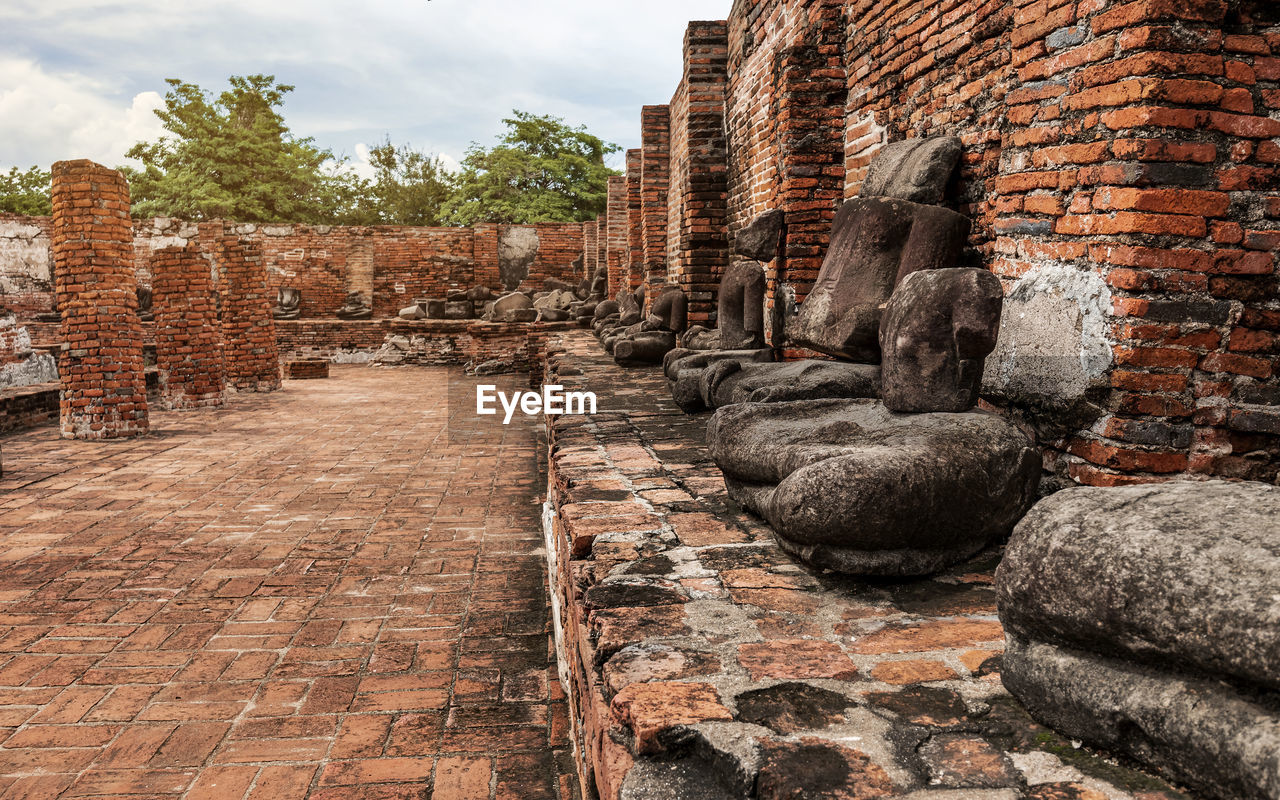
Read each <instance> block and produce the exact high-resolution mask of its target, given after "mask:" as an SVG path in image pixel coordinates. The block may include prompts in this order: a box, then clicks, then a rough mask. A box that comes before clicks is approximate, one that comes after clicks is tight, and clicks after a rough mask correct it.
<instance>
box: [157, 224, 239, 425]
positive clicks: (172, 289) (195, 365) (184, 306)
mask: <svg viewBox="0 0 1280 800" xmlns="http://www.w3.org/2000/svg"><path fill="white" fill-rule="evenodd" d="M151 291H152V308H153V310H154V312H155V332H154V337H155V345H156V366H157V367H158V368H159V371H160V387H161V388H160V396H161V400H162V402H163V403H164V405H165V406H166V407H167V408H169V409H187V408H206V407H209V406H219V405H222V403H223V401H224V399H225V394H226V393H225V391H224V390H225V382H224V376H223V354H222V328H221V325H220V324H219V321H218V302H217V301H218V298H217V293H216V292H215V290H214V288H213V281H212V280H211V278H210V274H209V263H208V262H207V261H205V260H204V258H202V257H201V255H200V251H199V250H198V249H197V248H196V247H195V246H194V245H192V244H187V245H185V246H183V247H166V248H163V249H161V250H157V251H155V252H154V253H153V254H152V257H151Z"/></svg>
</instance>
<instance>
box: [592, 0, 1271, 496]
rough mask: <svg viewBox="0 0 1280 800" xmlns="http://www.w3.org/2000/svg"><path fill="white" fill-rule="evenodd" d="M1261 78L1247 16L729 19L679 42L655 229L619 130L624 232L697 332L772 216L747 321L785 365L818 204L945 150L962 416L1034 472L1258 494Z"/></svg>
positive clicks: (1265, 307)
mask: <svg viewBox="0 0 1280 800" xmlns="http://www.w3.org/2000/svg"><path fill="white" fill-rule="evenodd" d="M1277 64H1280V13H1278V12H1277V11H1276V9H1275V7H1274V4H1272V3H1267V2H1261V1H1260V0H1240V2H1225V0H1193V1H1192V2H1188V3H1171V2H1147V1H1146V0H1139V1H1138V2H1134V1H1133V0H1093V1H1092V2H1088V3H1077V2H1067V0H998V1H997V2H990V1H989V0H956V2H952V3H946V4H941V5H940V4H938V3H936V2H933V1H932V0H890V2H878V1H877V2H873V0H736V2H734V4H733V7H732V10H731V11H730V13H729V16H728V19H727V20H726V21H725V22H695V23H691V24H690V26H689V29H688V33H687V34H686V37H685V71H684V76H683V78H682V80H681V82H680V85H679V86H678V87H677V90H676V93H675V96H674V97H673V98H672V102H671V105H670V106H669V108H668V114H667V122H668V131H667V132H666V140H665V143H666V146H667V153H668V155H667V158H666V161H667V165H668V168H669V175H668V176H667V187H668V191H667V197H666V204H665V208H658V207H655V206H654V205H649V204H646V203H645V202H644V200H643V198H644V197H646V195H645V194H644V192H645V191H646V190H647V184H646V178H645V176H646V175H647V174H648V169H649V165H650V163H651V161H652V160H654V159H656V158H659V156H658V155H657V153H658V152H660V149H659V148H660V147H661V145H660V144H659V142H660V141H662V140H661V136H662V134H661V133H659V132H658V130H657V128H656V127H655V125H654V121H653V119H652V116H651V114H650V113H649V112H650V108H651V107H646V109H645V113H644V114H642V125H641V138H642V143H643V147H642V157H641V166H640V171H641V174H640V180H641V186H642V226H641V227H642V229H645V230H648V229H649V227H650V225H651V223H650V222H648V220H651V219H653V220H656V219H657V218H658V217H659V215H665V217H666V226H667V242H666V252H665V257H666V261H667V265H668V271H667V274H669V275H670V278H671V279H672V280H673V281H676V282H678V283H679V284H680V285H681V286H682V287H683V288H684V289H685V291H686V293H687V294H688V296H689V299H690V319H691V320H699V321H701V320H705V319H706V318H707V317H709V316H710V313H711V310H712V308H713V306H714V302H715V291H716V289H717V281H718V279H719V276H720V274H721V271H722V270H723V268H724V266H725V265H727V263H728V262H729V260H730V259H731V258H733V257H734V256H731V255H730V253H729V250H728V247H727V245H728V243H729V242H731V241H732V238H733V235H734V234H735V233H736V232H737V231H739V230H741V229H742V228H743V227H744V226H745V225H747V224H748V223H750V222H751V220H752V219H754V218H755V217H756V216H757V215H759V214H760V213H762V212H764V211H767V210H770V209H781V210H782V211H783V212H784V214H785V216H784V220H785V227H784V240H783V246H782V248H781V251H780V253H779V256H778V258H776V259H774V260H773V261H772V262H771V264H770V265H769V268H768V270H767V272H766V276H767V280H768V289H767V299H766V305H767V311H768V312H769V315H770V318H771V324H770V325H769V328H770V342H771V344H773V345H774V346H775V347H778V348H780V350H781V352H782V354H783V355H785V356H791V355H793V354H794V352H795V351H794V350H792V349H791V348H790V347H789V344H788V343H787V342H785V341H782V340H781V337H780V335H779V334H778V331H779V330H780V323H781V321H782V320H783V319H784V318H785V317H786V315H788V314H790V313H794V309H795V304H796V303H797V302H801V301H803V299H804V298H805V296H806V294H807V293H808V290H809V288H810V286H811V285H812V282H813V280H814V279H815V277H816V273H817V269H818V266H819V265H820V263H821V259H822V257H823V255H824V253H825V251H826V248H827V244H828V232H829V229H830V223H831V219H832V215H833V212H834V209H835V206H836V204H837V203H838V202H839V201H840V200H842V199H848V198H852V197H856V196H857V194H858V191H859V189H860V187H861V184H862V180H863V178H864V176H865V174H866V169H867V165H868V164H869V163H870V161H871V159H872V157H874V155H875V154H876V152H878V150H879V149H880V148H881V147H882V146H883V145H884V144H886V143H888V142H890V141H897V140H900V139H904V138H912V137H924V136H937V135H954V136H957V137H959V138H960V139H961V141H962V143H963V145H964V155H963V158H962V162H961V166H960V170H959V172H958V175H957V176H956V178H955V180H954V181H953V182H952V185H951V186H950V187H949V188H948V191H947V195H946V198H945V200H944V203H945V204H946V205H948V206H950V207H952V208H954V209H956V210H957V211H960V212H961V213H964V214H965V215H967V216H969V217H970V218H971V219H972V220H973V222H974V225H973V232H972V234H971V239H970V245H971V248H970V249H969V250H968V251H967V252H966V254H965V256H964V257H963V258H962V261H961V263H960V264H958V265H959V266H969V265H973V266H977V265H983V266H986V267H988V268H989V269H991V270H992V271H993V272H995V273H996V274H997V275H999V276H1000V277H1001V279H1002V280H1003V282H1004V284H1005V291H1006V302H1005V314H1004V324H1003V328H1002V330H1001V334H1000V345H999V346H998V348H997V351H996V353H995V354H993V356H992V357H991V358H989V359H988V367H987V375H986V377H985V379H984V383H983V396H984V398H985V399H986V400H987V401H988V402H989V403H991V404H992V405H993V406H995V407H998V408H1001V409H1003V410H1005V411H1007V412H1008V413H1011V414H1015V415H1018V416H1020V417H1023V418H1025V419H1027V421H1028V422H1030V423H1031V424H1033V425H1034V426H1035V427H1036V428H1037V430H1038V432H1039V434H1040V440H1041V444H1042V446H1043V447H1044V449H1045V453H1046V465H1047V466H1048V468H1049V469H1050V470H1051V471H1053V472H1054V473H1056V474H1057V475H1059V476H1060V477H1061V478H1063V479H1070V480H1074V481H1077V482H1084V483H1091V484H1113V483H1127V482H1134V481H1152V480H1163V479H1167V478H1169V477H1173V476H1177V475H1182V474H1188V473H1190V474H1202V475H1219V476H1230V477H1250V478H1258V479H1262V480H1274V479H1275V478H1276V476H1277V475H1278V474H1280V413H1277V410H1276V409H1277V405H1278V404H1280V388H1277V386H1278V385H1280V378H1278V377H1277V375H1276V368H1277V362H1278V360H1280V344H1278V342H1280V321H1278V320H1280V317H1278V316H1277V315H1280V305H1277V303H1280V300H1278V299H1277V296H1278V295H1280V287H1278V286H1277V283H1276V281H1277V277H1276V252H1277V247H1278V246H1280V201H1277V199H1276V196H1277V191H1278V190H1280V167H1278V164H1280V146H1278V145H1277V144H1276V141H1277V140H1278V139H1280V122H1278V121H1277V120H1275V119H1273V118H1272V117H1274V116H1276V111H1277V109H1278V108H1280V99H1278V98H1280V67H1277ZM646 148H651V149H652V152H653V156H652V157H648V152H649V151H648V150H646ZM655 174H656V173H655ZM646 247H649V248H650V249H648V250H646V275H647V276H648V277H647V278H646V280H648V281H649V282H650V284H653V283H655V282H661V280H658V279H656V278H655V276H656V275H657V274H660V272H661V271H657V270H654V269H653V266H652V262H650V261H648V258H649V254H651V253H653V252H655V251H656V248H652V243H651V242H650V241H648V240H647V239H646ZM667 274H663V279H665V278H666V277H667ZM611 289H612V291H614V292H615V293H616V289H617V286H616V285H613V286H612V287H611Z"/></svg>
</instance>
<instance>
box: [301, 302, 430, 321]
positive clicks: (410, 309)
mask: <svg viewBox="0 0 1280 800" xmlns="http://www.w3.org/2000/svg"><path fill="white" fill-rule="evenodd" d="M396 316H398V317H399V318H400V319H426V318H427V312H426V311H423V310H422V306H420V305H418V304H417V303H414V304H413V305H411V306H405V307H404V308H402V309H400V311H399V313H397V314H396ZM277 319H279V317H277Z"/></svg>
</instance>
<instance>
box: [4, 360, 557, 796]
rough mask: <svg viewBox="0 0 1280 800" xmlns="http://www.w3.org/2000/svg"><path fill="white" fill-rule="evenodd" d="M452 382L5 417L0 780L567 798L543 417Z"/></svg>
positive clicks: (348, 380)
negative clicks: (540, 431)
mask: <svg viewBox="0 0 1280 800" xmlns="http://www.w3.org/2000/svg"><path fill="white" fill-rule="evenodd" d="M445 377H446V371H445V370H444V369H400V370H376V369H371V368H364V367H341V368H335V369H334V371H333V377H332V378H331V379H329V380H327V381H308V382H293V383H289V384H286V390H285V391H284V392H283V393H277V394H272V395H263V396H241V397H238V398H236V399H235V400H234V401H233V402H232V403H231V404H230V406H229V407H228V408H227V409H224V410H219V411H202V412H194V413H184V414H169V413H160V414H155V413H153V416H152V430H153V431H155V434H154V435H152V436H149V437H147V438H144V439H139V440H134V441H130V442H106V443H88V442H64V441H62V440H59V439H58V438H56V436H57V433H56V428H48V427H47V428H41V429H38V430H35V431H31V432H27V433H23V434H20V435H16V436H9V437H6V438H4V439H3V440H0V441H2V443H3V448H4V467H5V477H4V478H3V480H0V575H2V576H3V578H2V579H0V726H2V727H0V797H3V798H10V797H22V798H36V797H82V796H97V797H101V796H134V797H137V796H147V797H165V796H181V795H184V794H185V795H186V796H187V797H191V798H218V799H219V800H223V799H224V798H240V797H249V798H254V800H259V798H266V799H267V800H288V798H294V797H304V796H310V797H315V798H348V797H358V798H361V799H362V800H390V799H391V798H397V799H398V798H427V797H434V798H436V800H446V798H490V797H493V798H559V800H569V798H570V797H571V796H572V790H571V788H570V787H571V784H570V779H569V778H567V777H565V776H567V775H569V774H571V773H572V771H573V770H572V765H571V759H570V756H569V754H568V752H567V751H566V749H565V748H566V747H567V736H566V727H567V722H566V716H565V704H564V702H563V695H562V694H561V692H560V687H559V684H558V682H557V681H556V679H555V667H554V661H553V658H552V650H551V649H550V647H549V643H548V635H547V619H548V613H547V608H546V600H545V597H546V590H545V586H544V570H545V568H544V566H543V562H542V558H541V555H540V553H541V550H540V548H541V534H540V532H539V524H540V522H539V519H540V518H539V514H540V507H539V505H538V502H539V494H540V492H541V489H542V486H541V481H542V480H543V479H542V478H541V477H540V475H539V470H538V458H537V454H538V444H537V438H536V424H535V423H534V422H530V421H520V420H517V421H516V422H513V424H512V425H511V427H509V428H506V429H503V428H502V426H500V425H494V424H493V423H492V422H490V421H486V422H485V423H483V425H482V426H481V427H480V428H479V429H478V430H477V432H476V434H475V436H474V437H472V438H471V439H470V440H469V441H468V444H467V445H466V446H457V447H450V446H448V444H447V443H446V441H445V436H444V423H445V415H446V407H447V403H446V388H447V383H446V380H445ZM486 380H491V379H486ZM504 381H505V382H507V383H510V384H511V385H515V379H514V378H509V379H499V380H498V381H497V382H498V383H499V384H502V383H504ZM456 410H458V411H459V412H460V413H459V415H458V418H457V419H455V423H454V424H455V427H454V432H455V434H457V433H458V432H459V430H460V429H459V427H458V426H465V425H467V424H468V423H467V422H466V421H465V420H466V418H468V417H470V418H471V419H474V417H473V415H472V414H471V413H470V411H471V410H470V409H456ZM472 424H474V423H472ZM463 433H464V434H465V431H463ZM464 440H465V439H464ZM454 441H455V442H457V441H459V439H458V438H457V437H456V436H455V439H454Z"/></svg>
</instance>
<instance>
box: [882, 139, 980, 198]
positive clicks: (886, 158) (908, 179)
mask: <svg viewBox="0 0 1280 800" xmlns="http://www.w3.org/2000/svg"><path fill="white" fill-rule="evenodd" d="M962 152H964V145H963V143H961V141H960V139H959V138H958V137H955V136H938V137H933V138H928V139H906V140H904V141H901V142H893V143H892V144H887V145H885V146H884V147H882V148H880V150H878V151H877V152H876V155H875V157H874V158H872V159H871V164H870V165H868V167H867V177H866V178H865V179H864V180H863V181H862V189H861V191H860V192H859V194H860V196H862V197H892V198H896V199H898V200H910V201H911V202H913V203H923V204H925V205H937V204H938V203H941V202H942V196H943V194H944V193H945V192H946V188H947V183H948V182H949V181H950V180H951V176H952V175H953V174H954V173H955V171H956V166H957V165H958V164H959V163H960V155H961V153H962Z"/></svg>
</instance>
